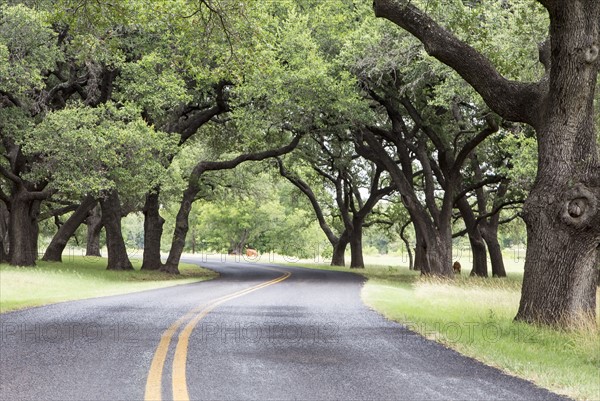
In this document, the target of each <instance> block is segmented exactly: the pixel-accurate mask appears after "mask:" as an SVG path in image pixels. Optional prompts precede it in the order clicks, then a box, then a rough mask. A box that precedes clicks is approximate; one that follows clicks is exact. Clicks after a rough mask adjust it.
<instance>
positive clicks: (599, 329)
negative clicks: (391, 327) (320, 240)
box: [296, 258, 600, 401]
mask: <svg viewBox="0 0 600 401" xmlns="http://www.w3.org/2000/svg"><path fill="white" fill-rule="evenodd" d="M379 260H385V261H386V262H390V260H387V259H385V258H379ZM379 260H378V258H369V259H368V263H369V262H370V263H373V262H378V261H379ZM466 264H467V263H463V273H462V274H461V275H460V276H458V277H457V278H455V279H453V280H441V279H434V278H424V277H421V276H420V274H419V272H414V271H409V270H408V268H407V267H404V266H399V265H392V266H385V265H369V266H367V267H366V268H365V269H364V270H353V271H354V272H356V273H360V274H363V275H365V276H366V277H367V278H368V281H367V282H366V284H365V286H364V287H363V291H362V298H363V300H364V302H365V303H366V304H367V305H368V306H370V307H371V308H373V309H375V310H377V311H378V312H380V313H382V314H383V315H384V316H386V317H387V318H388V319H391V320H394V321H397V322H400V323H403V324H405V325H406V326H408V327H409V328H410V329H412V330H414V331H417V332H419V333H421V334H423V335H424V336H426V337H428V338H430V339H432V340H435V341H438V342H441V343H443V344H444V345H446V346H448V347H449V348H452V349H455V350H457V351H458V352H460V353H462V354H464V355H467V356H470V357H473V358H475V359H478V360H480V361H482V362H484V363H486V364H488V365H491V366H495V367H498V368H500V369H502V370H503V371H505V372H507V373H509V374H511V375H514V376H518V377H522V378H525V379H527V380H530V381H533V382H534V383H536V384H538V385H539V386H541V387H544V388H547V389H550V390H552V391H554V392H557V393H559V394H564V395H567V396H569V397H572V398H575V399H577V400H590V401H592V400H593V401H597V400H600V325H596V326H595V327H584V326H583V325H582V326H581V327H578V328H577V329H575V330H571V331H563V330H554V329H550V328H547V327H536V326H531V325H527V324H523V323H515V322H514V321H513V318H514V316H515V314H516V313H517V309H518V307H519V299H520V291H521V281H522V277H523V275H522V260H519V261H514V260H512V259H511V258H507V271H508V277H507V278H502V279H500V278H487V279H484V278H477V277H469V274H468V273H469V270H470V266H469V267H468V268H465V265H466ZM296 265H297V266H307V267H311V268H324V269H331V270H340V271H350V269H348V268H331V267H329V266H325V265H317V264H302V263H299V264H296ZM598 299H600V291H599V292H598ZM407 368H409V369H410V367H407Z"/></svg>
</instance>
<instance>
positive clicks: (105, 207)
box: [100, 190, 133, 270]
mask: <svg viewBox="0 0 600 401" xmlns="http://www.w3.org/2000/svg"><path fill="white" fill-rule="evenodd" d="M100 206H101V207H102V222H103V225H104V229H105V230H106V247H107V248H108V266H107V269H108V270H133V266H132V265H131V262H130V261H129V256H128V255H127V247H126V246H125V241H124V240H123V233H122V232H121V216H122V212H121V201H120V200H119V193H118V192H117V190H112V191H111V192H110V193H109V194H108V195H107V196H106V197H105V198H103V199H101V200H100Z"/></svg>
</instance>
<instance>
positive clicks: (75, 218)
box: [42, 196, 98, 262]
mask: <svg viewBox="0 0 600 401" xmlns="http://www.w3.org/2000/svg"><path fill="white" fill-rule="evenodd" d="M97 203H98V201H97V200H96V199H94V198H93V197H91V196H86V197H85V198H84V199H83V201H82V202H81V205H79V207H78V208H77V209H76V210H75V212H73V214H72V215H71V216H70V217H69V218H68V219H67V221H65V223H64V224H63V225H61V226H60V228H59V229H58V231H57V232H56V234H55V235H54V237H53V238H52V241H50V245H48V248H47V249H46V252H45V253H44V256H43V257H42V260H45V261H47V262H62V253H63V251H64V250H65V247H66V246H67V243H68V242H69V239H70V238H71V237H72V236H73V234H75V231H76V230H77V228H79V226H80V225H81V224H83V222H84V221H85V219H86V218H87V216H88V214H89V213H90V211H91V210H92V209H93V208H94V207H95V206H96V205H97Z"/></svg>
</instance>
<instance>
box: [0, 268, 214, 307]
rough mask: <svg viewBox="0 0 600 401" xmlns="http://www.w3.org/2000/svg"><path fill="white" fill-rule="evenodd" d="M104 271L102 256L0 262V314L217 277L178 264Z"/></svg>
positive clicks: (211, 273)
mask: <svg viewBox="0 0 600 401" xmlns="http://www.w3.org/2000/svg"><path fill="white" fill-rule="evenodd" d="M132 263H133V265H134V267H135V269H136V270H134V271H125V272H120V271H108V270H106V259H103V258H96V257H68V258H65V261H64V262H63V263H53V262H43V261H39V262H38V263H37V266H36V267H13V266H9V265H7V264H0V313H5V312H9V311H14V310H18V309H23V308H28V307H32V306H40V305H48V304H53V303H57V302H63V301H71V300H77V299H85V298H94V297H101V296H107V295H118V294H126V293H130V292H137V291H144V290H150V289H154V288H162V287H169V286H174V285H179V284H189V283H193V282H197V281H203V280H209V279H212V278H215V277H217V273H215V272H213V271H210V270H207V269H203V268H201V267H199V266H196V265H191V264H185V263H182V264H180V265H179V270H180V271H181V274H180V275H178V276H173V275H170V274H166V273H161V272H156V271H142V270H139V268H140V265H141V262H140V261H139V260H132Z"/></svg>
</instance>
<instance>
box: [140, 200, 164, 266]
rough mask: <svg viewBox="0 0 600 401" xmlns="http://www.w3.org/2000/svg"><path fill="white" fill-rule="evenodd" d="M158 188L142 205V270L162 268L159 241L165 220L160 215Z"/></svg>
mask: <svg viewBox="0 0 600 401" xmlns="http://www.w3.org/2000/svg"><path fill="white" fill-rule="evenodd" d="M159 210H160V203H159V192H158V188H156V189H155V191H154V192H151V193H148V194H147V195H146V203H145V205H144V256H143V261H142V270H158V269H160V268H161V267H162V261H161V259H160V240H161V238H162V232H163V225H164V223H165V219H163V218H162V216H161V215H160V211H159Z"/></svg>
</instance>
